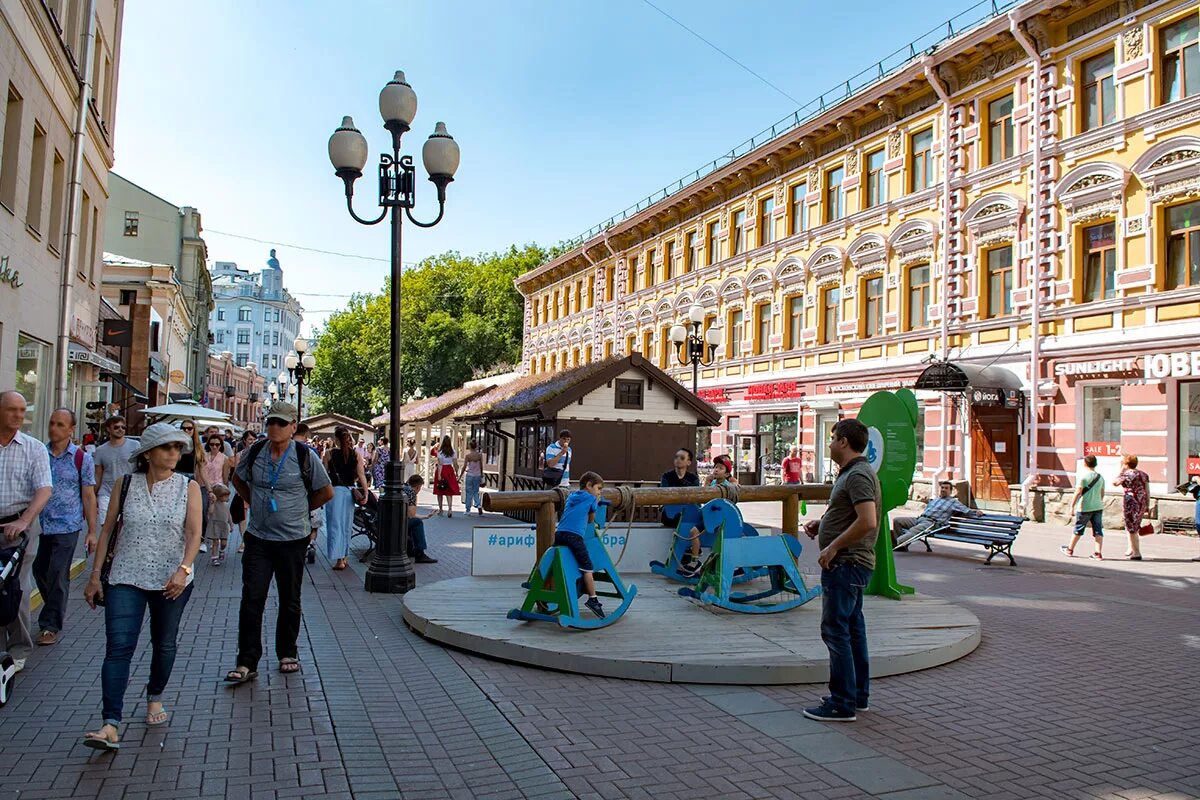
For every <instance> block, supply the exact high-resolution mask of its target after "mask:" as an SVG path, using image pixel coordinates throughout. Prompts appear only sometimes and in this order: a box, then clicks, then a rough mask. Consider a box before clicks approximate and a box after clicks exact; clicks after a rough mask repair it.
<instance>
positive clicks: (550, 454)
mask: <svg viewBox="0 0 1200 800" xmlns="http://www.w3.org/2000/svg"><path fill="white" fill-rule="evenodd" d="M561 452H562V445H560V444H559V443H558V441H557V440H556V441H553V442H551V443H550V444H548V445H547V446H546V466H547V467H548V468H550V469H555V468H557V469H561V470H562V471H563V476H562V481H561V482H560V483H559V486H566V485H567V484H568V483H570V482H571V447H570V445H568V446H567V455H566V457H564V458H563V459H562V460H560V461H559V462H558V463H557V464H551V463H550V459H552V458H554V457H555V456H557V455H558V454H559V453H561Z"/></svg>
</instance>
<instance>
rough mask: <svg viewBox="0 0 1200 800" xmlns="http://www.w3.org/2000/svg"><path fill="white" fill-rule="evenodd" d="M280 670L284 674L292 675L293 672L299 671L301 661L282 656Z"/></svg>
mask: <svg viewBox="0 0 1200 800" xmlns="http://www.w3.org/2000/svg"><path fill="white" fill-rule="evenodd" d="M279 671H280V672H282V673H283V674H284V675H291V674H292V673H295V672H299V671H300V662H299V660H297V659H295V658H281V659H279Z"/></svg>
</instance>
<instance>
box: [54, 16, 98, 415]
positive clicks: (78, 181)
mask: <svg viewBox="0 0 1200 800" xmlns="http://www.w3.org/2000/svg"><path fill="white" fill-rule="evenodd" d="M87 15H88V24H87V35H86V36H85V37H84V40H83V47H81V48H80V66H81V67H82V68H83V77H82V78H80V80H79V104H78V105H77V106H76V108H75V130H74V132H73V133H72V140H71V185H70V187H69V189H68V192H67V198H68V199H67V236H66V240H65V241H64V242H63V255H62V269H61V270H60V278H61V283H60V287H59V298H58V299H59V303H60V309H59V312H58V348H57V350H56V352H55V358H54V405H55V406H68V405H69V404H70V399H69V398H68V397H67V365H68V363H69V362H68V359H67V351H68V349H69V348H70V344H71V295H72V289H73V287H74V284H75V278H74V275H73V273H74V272H75V269H74V267H75V263H74V262H76V261H78V253H79V251H80V250H81V249H82V247H81V244H80V241H79V226H80V224H81V220H80V219H79V217H80V216H81V212H82V209H81V208H80V206H81V205H82V203H83V150H84V145H86V144H87V113H88V103H89V102H90V101H91V99H92V48H93V47H95V46H96V0H88V4H87Z"/></svg>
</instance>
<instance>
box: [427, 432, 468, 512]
mask: <svg viewBox="0 0 1200 800" xmlns="http://www.w3.org/2000/svg"><path fill="white" fill-rule="evenodd" d="M436 453H437V473H435V475H434V480H433V493H434V494H435V495H437V499H438V516H439V517H440V516H441V515H442V499H443V498H444V499H445V501H446V506H447V514H446V515H447V516H450V517H453V516H454V498H455V496H457V495H458V494H459V492H461V491H462V490H461V489H460V488H459V486H458V476H457V475H456V474H455V472H454V463H455V459H454V445H452V444H451V443H450V437H449V436H443V437H442V444H441V446H440V447H438V448H437V450H436Z"/></svg>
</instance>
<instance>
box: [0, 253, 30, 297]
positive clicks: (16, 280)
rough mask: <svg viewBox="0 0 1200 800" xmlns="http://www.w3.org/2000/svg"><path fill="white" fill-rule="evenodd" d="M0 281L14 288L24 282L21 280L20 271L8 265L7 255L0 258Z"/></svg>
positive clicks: (22, 284)
mask: <svg viewBox="0 0 1200 800" xmlns="http://www.w3.org/2000/svg"><path fill="white" fill-rule="evenodd" d="M0 283H7V284H8V285H9V286H11V287H12V288H14V289H20V288H21V287H22V286H24V285H25V284H24V283H22V282H21V273H20V271H19V270H15V269H13V268H12V267H10V266H8V256H4V257H3V258H0Z"/></svg>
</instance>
